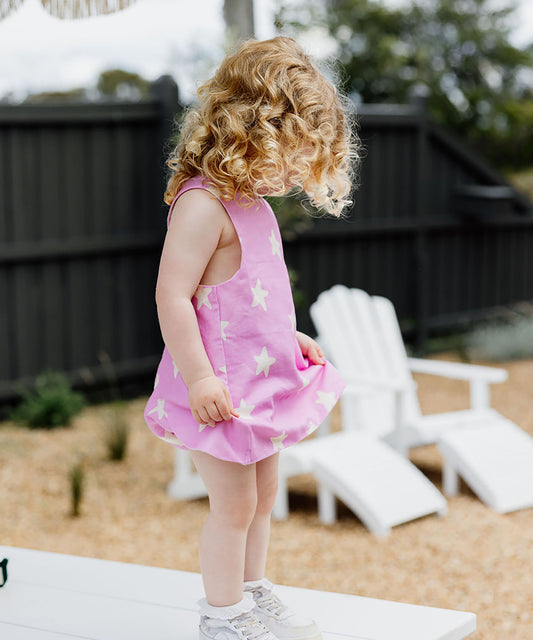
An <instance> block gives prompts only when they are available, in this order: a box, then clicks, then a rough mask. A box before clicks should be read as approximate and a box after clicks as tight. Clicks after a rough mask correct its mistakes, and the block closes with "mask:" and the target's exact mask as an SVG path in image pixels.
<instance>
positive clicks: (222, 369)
mask: <svg viewBox="0 0 533 640" xmlns="http://www.w3.org/2000/svg"><path fill="white" fill-rule="evenodd" d="M218 370H219V371H222V372H223V373H227V371H226V365H224V366H223V367H219V368H218Z"/></svg>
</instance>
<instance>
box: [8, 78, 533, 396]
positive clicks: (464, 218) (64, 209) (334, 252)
mask: <svg viewBox="0 0 533 640" xmlns="http://www.w3.org/2000/svg"><path fill="white" fill-rule="evenodd" d="M177 109H178V95H177V89H176V86H175V84H174V82H173V81H172V79H171V78H169V77H163V78H161V79H159V81H157V82H156V83H154V86H153V94H152V97H151V98H150V99H149V100H144V101H142V102H139V103H117V102H110V103H105V104H101V103H98V104H77V105H71V104H69V105H59V104H58V105H39V106H37V105H20V106H10V107H7V106H2V107H0V336H1V338H2V339H1V340H0V406H6V405H7V403H12V402H13V401H14V400H15V399H16V398H17V396H18V393H17V384H18V383H21V382H22V383H26V384H28V385H29V384H31V383H32V381H33V380H34V379H35V376H36V375H38V374H39V373H40V372H42V371H43V370H45V369H46V368H51V369H56V370H61V371H63V372H65V373H66V374H67V375H68V376H69V377H70V380H71V382H72V383H73V385H74V386H76V387H79V388H83V389H84V390H85V391H86V392H87V393H88V394H89V395H93V397H95V398H98V393H99V390H102V389H103V390H104V391H106V390H107V387H108V386H109V385H110V384H111V383H114V384H115V383H116V385H117V387H118V388H119V389H120V393H121V394H122V395H123V396H126V395H130V394H135V393H148V392H149V391H150V390H151V385H152V383H153V377H154V374H155V368H156V366H157V363H158V361H159V358H160V355H161V351H162V348H163V343H162V339H161V334H160V331H159V326H158V322H157V313H156V307H155V298H154V294H155V283H156V278H157V269H158V265H159V257H160V251H161V248H162V244H163V241H164V234H165V230H166V224H165V221H166V214H167V210H168V207H167V206H166V205H165V204H164V203H163V201H162V194H163V188H164V171H163V162H164V152H163V144H164V142H165V141H168V137H169V133H170V127H171V123H172V120H173V118H174V116H175V114H176V112H177ZM359 120H360V123H361V131H360V135H361V138H362V140H363V142H364V144H365V146H366V157H365V159H364V161H363V165H362V172H361V187H360V189H359V190H358V191H357V192H356V194H355V200H356V204H355V207H354V210H353V212H352V214H351V217H350V218H349V219H348V220H347V221H339V220H335V219H331V218H329V219H320V220H316V221H315V222H314V224H313V227H312V229H310V230H309V231H307V232H305V233H303V234H301V235H299V236H298V237H296V238H290V239H289V238H287V239H284V252H285V257H286V260H287V264H288V265H289V266H290V267H293V268H295V269H296V270H297V272H298V274H299V276H300V279H299V282H298V287H299V288H300V289H301V290H303V292H304V293H305V295H306V298H307V305H304V307H302V308H298V309H297V314H298V328H299V329H300V330H302V331H304V332H306V333H309V334H310V335H315V331H314V328H313V326H312V323H311V321H310V318H309V314H308V304H309V303H311V302H312V301H313V300H315V299H316V296H317V295H318V293H319V292H320V291H322V290H323V289H325V288H328V287H329V286H331V285H333V284H335V283H337V282H342V283H344V284H346V285H348V286H358V287H361V288H364V289H366V290H367V291H369V292H371V293H378V294H381V295H385V296H387V297H389V298H390V299H391V300H392V301H393V302H394V304H395V306H396V309H397V312H398V315H399V317H400V320H401V323H402V328H403V329H404V331H405V335H406V336H410V337H414V338H415V339H416V341H417V343H418V344H419V346H421V345H423V343H424V340H425V338H426V337H427V335H428V333H430V332H431V331H433V330H436V329H438V328H442V327H450V326H453V325H457V324H459V323H461V322H462V321H464V320H466V319H472V318H474V317H476V316H480V315H483V314H484V313H486V312H487V310H489V309H491V308H493V307H494V306H498V305H505V304H508V303H511V302H513V301H517V300H528V299H532V298H533V264H532V258H531V255H532V254H531V252H532V249H533V213H532V210H531V205H530V203H529V202H527V200H525V199H524V198H523V197H522V196H520V194H518V193H517V192H516V191H515V190H513V189H512V188H511V187H510V186H509V185H507V184H506V183H505V180H503V178H502V177H501V176H500V175H499V174H497V173H496V172H495V171H493V170H492V169H490V168H489V167H487V166H486V165H485V163H484V162H483V161H482V160H480V159H479V158H477V157H475V156H474V155H473V154H472V153H471V152H470V151H468V150H467V149H465V148H464V147H463V146H462V145H461V144H460V143H459V142H458V141H456V140H454V139H453V138H452V137H451V136H450V135H449V134H448V133H447V132H444V131H442V130H441V129H440V128H439V127H437V126H436V125H435V124H434V123H433V122H431V121H430V120H429V119H428V118H427V117H426V116H425V114H424V112H423V110H421V109H420V107H419V106H418V107H417V106H416V105H413V106H388V107H384V106H375V107H365V108H362V109H361V110H360V115H359Z"/></svg>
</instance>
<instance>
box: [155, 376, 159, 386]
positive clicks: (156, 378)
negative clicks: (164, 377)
mask: <svg viewBox="0 0 533 640" xmlns="http://www.w3.org/2000/svg"><path fill="white" fill-rule="evenodd" d="M158 384H159V373H156V376H155V382H154V389H155V388H156V387H157V385H158Z"/></svg>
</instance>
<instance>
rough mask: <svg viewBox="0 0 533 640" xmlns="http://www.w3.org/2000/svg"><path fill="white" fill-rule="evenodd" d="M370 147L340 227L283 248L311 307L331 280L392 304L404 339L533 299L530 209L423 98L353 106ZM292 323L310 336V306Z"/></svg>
mask: <svg viewBox="0 0 533 640" xmlns="http://www.w3.org/2000/svg"><path fill="white" fill-rule="evenodd" d="M359 122H360V124H361V131H360V136H361V138H362V141H363V143H364V146H365V148H366V157H365V158H364V160H363V162H362V168H361V176H360V181H361V185H360V188H359V190H358V191H357V192H356V193H355V194H354V195H355V206H354V208H353V209H352V211H351V213H350V218H349V219H348V220H347V221H343V220H331V219H320V220H317V221H314V225H313V228H311V229H310V230H309V231H306V232H305V233H302V234H300V235H299V236H298V237H297V238H294V239H291V240H290V241H287V242H284V245H285V257H286V261H287V264H288V265H289V266H292V267H293V268H294V269H295V270H296V271H297V272H298V274H299V286H301V288H302V290H303V291H304V292H305V294H306V296H307V299H308V301H309V302H312V301H313V300H315V299H316V297H317V295H318V294H319V293H320V291H323V290H324V289H327V288H329V287H330V286H332V285H333V284H335V283H337V282H341V283H343V284H345V285H346V286H350V287H360V288H362V289H365V290H367V291H368V292H370V293H372V294H379V295H383V296H386V297H387V298H390V299H391V300H392V301H393V302H394V305H395V308H396V312H397V314H398V317H399V319H400V324H401V327H402V331H403V333H404V337H406V338H409V339H410V340H412V341H413V342H414V343H415V345H416V346H417V347H418V348H419V349H420V350H423V348H424V344H425V341H426V339H427V337H428V335H429V334H430V333H431V332H434V331H436V330H442V329H449V328H459V327H461V326H462V325H464V324H465V323H468V322H470V321H472V320H476V319H479V318H482V317H484V316H486V315H487V314H488V313H489V312H491V311H494V308H495V307H500V306H503V305H508V304H511V303H514V302H518V301H522V300H532V299H533V208H532V205H531V203H530V202H529V201H528V200H527V198H526V197H525V196H524V195H523V194H520V193H519V192H517V191H516V190H515V189H514V188H512V187H511V186H510V185H509V184H508V183H507V182H506V180H505V178H504V177H503V176H502V175H500V174H499V173H498V172H497V171H495V170H494V169H492V168H491V167H489V166H488V165H487V164H486V163H485V162H484V161H483V159H481V158H479V157H477V156H476V155H475V154H474V153H473V152H472V151H471V150H469V149H467V148H466V147H465V146H464V145H463V144H462V143H461V142H460V141H459V140H457V139H456V138H455V137H454V136H452V135H451V134H450V133H449V132H447V131H444V130H443V129H442V128H441V127H439V126H438V125H436V124H435V123H434V122H432V121H431V120H430V119H428V118H427V116H426V114H425V111H424V104H423V102H418V103H416V102H415V103H414V104H412V105H367V106H364V107H362V108H361V109H360V111H359ZM297 316H298V326H299V328H301V330H302V331H306V332H307V331H310V330H311V331H312V324H311V322H310V319H309V316H308V313H307V308H302V309H301V310H299V311H298V314H297Z"/></svg>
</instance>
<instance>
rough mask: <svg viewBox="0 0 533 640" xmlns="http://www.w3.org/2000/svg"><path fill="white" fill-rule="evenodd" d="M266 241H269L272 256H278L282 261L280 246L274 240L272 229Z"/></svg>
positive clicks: (276, 240)
mask: <svg viewBox="0 0 533 640" xmlns="http://www.w3.org/2000/svg"><path fill="white" fill-rule="evenodd" d="M268 239H269V240H270V244H271V245H272V255H273V256H274V255H276V253H277V254H278V256H279V257H280V258H281V259H282V260H283V258H282V257H281V251H280V250H279V247H280V244H279V242H278V239H277V238H276V234H275V233H274V229H271V231H270V236H269V238H268Z"/></svg>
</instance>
